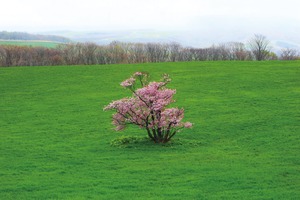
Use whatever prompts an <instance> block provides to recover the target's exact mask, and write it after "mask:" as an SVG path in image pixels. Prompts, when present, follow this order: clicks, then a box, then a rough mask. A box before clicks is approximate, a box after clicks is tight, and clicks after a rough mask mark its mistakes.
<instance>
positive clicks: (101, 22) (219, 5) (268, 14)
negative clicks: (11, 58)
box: [0, 0, 300, 32]
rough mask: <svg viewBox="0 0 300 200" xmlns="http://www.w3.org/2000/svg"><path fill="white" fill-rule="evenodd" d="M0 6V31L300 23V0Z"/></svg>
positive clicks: (50, 0) (54, 0) (63, 1)
mask: <svg viewBox="0 0 300 200" xmlns="http://www.w3.org/2000/svg"><path fill="white" fill-rule="evenodd" d="M0 6H1V7H0V8H1V10H0V31H1V30H8V31H28V32H36V31H52V30H72V31H111V30H131V29H154V30H193V29H197V28H199V25H200V24H203V21H205V20H207V19H209V18H210V17H216V16H218V17H219V19H224V20H226V19H235V21H236V22H237V23H243V21H244V20H245V19H251V20H252V22H255V23H258V24H259V23H260V19H263V21H264V23H265V22H270V23H276V21H277V20H280V21H286V22H287V23H288V22H289V21H293V22H295V21H298V22H300V11H299V9H300V1H299V0H284V1H283V0H1V4H0ZM239 20H240V21H239ZM207 26H217V24H207Z"/></svg>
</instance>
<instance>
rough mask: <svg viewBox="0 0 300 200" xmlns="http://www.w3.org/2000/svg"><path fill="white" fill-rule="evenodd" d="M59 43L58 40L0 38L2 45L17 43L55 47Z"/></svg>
mask: <svg viewBox="0 0 300 200" xmlns="http://www.w3.org/2000/svg"><path fill="white" fill-rule="evenodd" d="M58 44H60V43H57V42H51V41H38V40H36V41H31V40H28V41H27V40H0V45H16V46H31V47H47V48H55V47H56V46H57V45H58Z"/></svg>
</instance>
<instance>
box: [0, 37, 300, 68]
mask: <svg viewBox="0 0 300 200" xmlns="http://www.w3.org/2000/svg"><path fill="white" fill-rule="evenodd" d="M248 46H249V48H246V45H245V44H244V43H240V42H230V43H224V44H219V45H213V46H211V47H209V48H189V47H183V46H181V45H180V44H178V43H168V44H161V43H146V44H143V43H123V42H112V43H110V44H109V45H97V44H95V43H71V44H62V45H58V46H57V47H56V48H53V49H51V48H44V47H24V46H10V45H4V46H0V66H43V65H92V64H115V63H145V62H177V61H210V60H258V61H260V60H274V59H283V60H293V59H299V52H298V51H296V50H293V49H283V50H282V52H281V55H279V57H278V56H277V55H276V54H275V53H273V52H272V51H271V49H270V45H269V42H268V41H267V40H266V38H265V37H264V36H261V35H256V36H255V37H254V38H252V40H250V42H249V44H248Z"/></svg>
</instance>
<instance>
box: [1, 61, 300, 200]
mask: <svg viewBox="0 0 300 200" xmlns="http://www.w3.org/2000/svg"><path fill="white" fill-rule="evenodd" d="M136 71H148V72H149V73H150V75H152V77H153V80H158V79H159V78H160V75H161V74H162V73H169V74H170V76H171V78H172V82H171V83H170V84H169V87H170V88H176V89H177V94H176V95H175V99H176V100H177V102H176V103H175V104H173V105H174V106H179V107H184V108H185V120H184V121H191V122H192V123H194V127H193V129H190V130H189V129H186V130H184V131H182V132H180V133H178V134H177V135H176V136H175V137H174V140H173V142H172V143H170V144H169V145H160V144H153V143H152V142H150V141H148V140H143V139H141V140H139V141H138V142H135V143H129V144H125V145H121V146H112V145H111V141H113V140H115V139H118V138H120V137H122V136H140V137H144V136H146V131H144V130H140V129H139V128H135V127H130V128H129V129H125V130H124V131H123V132H115V131H114V130H113V126H112V124H111V115H112V112H104V111H103V110H102V109H103V107H104V105H107V104H108V103H110V102H111V101H112V100H117V99H119V98H122V97H124V96H129V95H130V93H128V91H127V90H124V89H123V88H122V87H121V86H120V85H119V83H120V82H121V81H123V80H125V79H126V78H128V77H129V76H130V75H131V74H132V73H133V72H136ZM0 113H1V115H0V137H1V140H0V183H1V184H0V199H298V198H299V197H300V127H299V126H300V62H299V61H292V62H283V61H269V62H237V61H233V62H229V61H227V62H186V63H157V64H134V65H102V66H58V67H15V68H14V67H11V68H0Z"/></svg>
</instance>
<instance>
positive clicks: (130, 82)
mask: <svg viewBox="0 0 300 200" xmlns="http://www.w3.org/2000/svg"><path fill="white" fill-rule="evenodd" d="M134 83H135V79H134V78H132V77H131V78H129V79H127V80H125V81H123V82H122V83H121V86H123V87H125V88H127V87H131V86H133V85H134Z"/></svg>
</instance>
